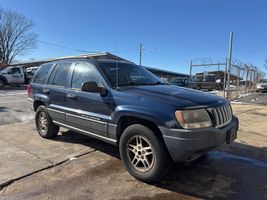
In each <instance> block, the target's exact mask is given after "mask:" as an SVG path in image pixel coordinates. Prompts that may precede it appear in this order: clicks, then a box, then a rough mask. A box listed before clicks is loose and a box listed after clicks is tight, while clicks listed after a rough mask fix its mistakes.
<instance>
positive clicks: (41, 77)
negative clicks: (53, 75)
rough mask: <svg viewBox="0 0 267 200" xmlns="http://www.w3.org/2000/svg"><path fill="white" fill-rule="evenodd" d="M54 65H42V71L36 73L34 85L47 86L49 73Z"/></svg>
mask: <svg viewBox="0 0 267 200" xmlns="http://www.w3.org/2000/svg"><path fill="white" fill-rule="evenodd" d="M52 66H53V64H46V65H42V66H41V67H40V69H39V70H38V71H37V72H36V74H35V76H34V79H33V83H39V84H45V83H46V82H47V79H48V75H49V71H50V69H51V68H52Z"/></svg>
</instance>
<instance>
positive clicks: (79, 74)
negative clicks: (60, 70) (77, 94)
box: [71, 63, 101, 89]
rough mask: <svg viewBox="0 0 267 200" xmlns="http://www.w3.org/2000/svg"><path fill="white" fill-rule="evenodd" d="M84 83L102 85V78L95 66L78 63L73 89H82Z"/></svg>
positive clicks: (73, 77) (72, 83)
mask: <svg viewBox="0 0 267 200" xmlns="http://www.w3.org/2000/svg"><path fill="white" fill-rule="evenodd" d="M84 82H96V83H97V84H98V85H100V84H101V81H100V76H99V74H98V73H97V71H96V69H95V68H94V67H93V66H91V65H89V64H88V63H76V65H75V68H74V71H73V75H72V81H71V87H72V88H76V89H81V87H82V84H83V83H84Z"/></svg>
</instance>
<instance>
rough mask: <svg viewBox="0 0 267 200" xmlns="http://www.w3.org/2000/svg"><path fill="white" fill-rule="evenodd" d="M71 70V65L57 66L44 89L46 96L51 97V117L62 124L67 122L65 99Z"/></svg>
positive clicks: (49, 107)
mask: <svg viewBox="0 0 267 200" xmlns="http://www.w3.org/2000/svg"><path fill="white" fill-rule="evenodd" d="M70 68H71V63H58V64H56V66H55V67H54V69H53V71H52V72H51V75H50V77H49V79H48V83H47V85H46V86H44V87H43V93H44V95H46V96H48V97H49V106H48V112H49V115H50V116H51V118H52V119H53V120H55V121H57V122H61V123H65V122H66V116H65V112H66V107H65V99H66V94H67V84H68V81H69V76H70Z"/></svg>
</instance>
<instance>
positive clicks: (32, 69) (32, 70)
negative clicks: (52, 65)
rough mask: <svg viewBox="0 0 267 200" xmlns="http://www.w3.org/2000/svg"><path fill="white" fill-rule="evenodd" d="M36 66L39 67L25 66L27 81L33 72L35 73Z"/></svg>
mask: <svg viewBox="0 0 267 200" xmlns="http://www.w3.org/2000/svg"><path fill="white" fill-rule="evenodd" d="M38 68H39V66H35V67H28V68H26V70H25V74H26V77H27V79H28V82H31V80H32V78H33V76H34V74H35V73H36V71H37V70H38Z"/></svg>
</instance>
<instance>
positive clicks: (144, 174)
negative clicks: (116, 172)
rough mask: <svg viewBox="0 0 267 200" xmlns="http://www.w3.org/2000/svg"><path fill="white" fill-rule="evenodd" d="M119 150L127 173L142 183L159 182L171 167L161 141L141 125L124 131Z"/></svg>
mask: <svg viewBox="0 0 267 200" xmlns="http://www.w3.org/2000/svg"><path fill="white" fill-rule="evenodd" d="M137 144H139V146H138V145H137ZM139 148H140V149H139ZM144 148H146V149H144ZM119 149H120V157H121V159H122V161H123V164H124V165H125V167H126V169H127V170H128V172H129V173H130V174H131V175H132V176H133V177H135V178H136V179H138V180H141V181H144V182H148V183H152V182H157V181H160V180H161V179H162V178H163V177H164V175H165V174H166V172H167V171H168V169H169V167H170V166H171V165H170V163H171V162H169V161H170V157H169V154H168V153H167V151H166V149H165V146H164V144H163V143H162V141H161V140H160V139H159V138H158V137H156V135H155V134H154V133H153V132H152V131H151V130H150V129H149V128H147V127H145V126H143V125H141V124H134V125H131V126H129V127H127V128H126V129H125V131H124V132H123V134H122V136H121V139H120V143H119ZM146 154H147V155H146ZM132 163H133V164H132Z"/></svg>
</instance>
